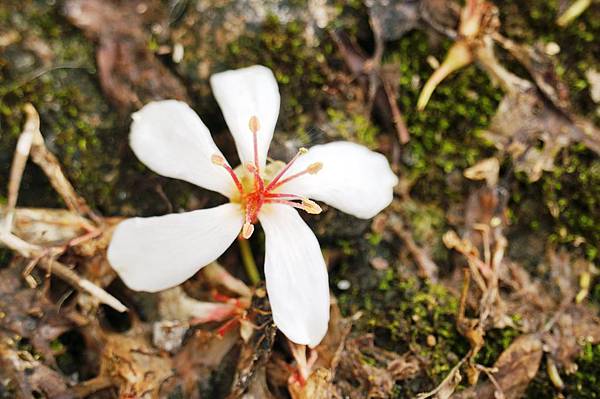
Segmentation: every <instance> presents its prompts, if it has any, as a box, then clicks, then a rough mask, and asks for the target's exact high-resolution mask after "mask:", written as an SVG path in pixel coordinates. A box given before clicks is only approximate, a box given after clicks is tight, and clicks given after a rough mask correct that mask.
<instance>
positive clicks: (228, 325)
mask: <svg viewBox="0 0 600 399" xmlns="http://www.w3.org/2000/svg"><path fill="white" fill-rule="evenodd" d="M237 323H239V320H238V319H237V318H233V319H231V320H229V321H227V322H225V324H223V325H222V326H221V327H219V329H218V330H217V334H218V335H219V336H220V337H224V336H225V334H227V333H228V332H229V331H231V330H232V329H233V328H234V327H235V326H236V324H237Z"/></svg>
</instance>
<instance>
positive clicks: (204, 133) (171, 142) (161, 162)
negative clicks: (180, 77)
mask: <svg viewBox="0 0 600 399" xmlns="http://www.w3.org/2000/svg"><path fill="white" fill-rule="evenodd" d="M132 118H133V123H132V124H131V133H130V135H129V144H130V145H131V148H132V149H133V152H134V153H135V155H137V157H138V158H139V159H140V161H142V162H143V163H144V164H145V165H146V166H147V167H149V168H150V169H152V170H153V171H154V172H156V173H158V174H160V175H163V176H167V177H173V178H176V179H181V180H185V181H187V182H190V183H193V184H195V185H197V186H200V187H204V188H207V189H209V190H213V191H217V192H219V193H221V194H223V195H225V196H227V197H229V196H231V194H232V193H233V192H234V190H235V186H234V184H233V181H232V179H231V177H230V176H229V174H228V173H227V171H225V169H224V168H223V167H221V166H217V165H215V164H213V163H212V162H211V156H212V155H213V154H218V155H222V154H221V151H219V149H218V148H217V146H216V145H215V143H214V141H213V139H212V137H211V136H210V132H209V131H208V129H207V128H206V126H205V125H204V123H202V121H201V120H200V117H198V115H197V114H196V113H195V112H194V111H193V110H192V109H191V108H190V107H189V106H188V105H187V104H186V103H184V102H181V101H176V100H166V101H156V102H151V103H148V104H146V105H145V106H144V107H143V108H142V109H140V110H139V111H138V112H136V113H135V114H133V115H132Z"/></svg>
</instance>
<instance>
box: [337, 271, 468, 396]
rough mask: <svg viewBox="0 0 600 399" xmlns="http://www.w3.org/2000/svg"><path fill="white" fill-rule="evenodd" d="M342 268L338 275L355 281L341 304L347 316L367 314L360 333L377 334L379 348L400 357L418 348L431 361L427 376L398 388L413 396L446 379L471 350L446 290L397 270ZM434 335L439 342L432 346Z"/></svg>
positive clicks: (341, 296) (357, 327) (356, 327)
mask: <svg viewBox="0 0 600 399" xmlns="http://www.w3.org/2000/svg"><path fill="white" fill-rule="evenodd" d="M348 267H349V266H347V265H346V266H342V268H341V270H340V271H339V272H338V273H336V276H339V277H341V276H344V277H345V278H347V279H348V280H349V281H350V282H351V288H350V289H349V290H348V291H343V292H340V293H339V296H338V301H339V304H340V307H341V309H342V312H343V313H344V314H346V315H351V314H354V313H355V312H357V311H361V312H362V313H363V314H362V316H361V318H360V319H359V320H358V321H357V322H356V323H355V325H354V331H355V332H356V333H357V334H361V333H366V332H370V333H374V334H375V341H376V344H377V345H379V346H381V347H384V348H386V349H389V350H393V351H395V352H397V353H403V352H405V351H407V350H409V348H410V349H412V350H413V351H415V352H416V353H417V354H418V355H419V356H421V357H422V358H423V359H424V360H425V362H426V363H427V367H426V368H425V369H426V372H427V376H426V377H423V378H417V379H416V380H413V381H410V382H408V381H407V382H405V383H403V384H401V385H399V386H398V387H397V388H396V391H398V392H399V395H400V396H398V397H404V396H402V395H409V396H412V395H414V394H415V393H417V392H418V391H419V390H424V389H426V388H427V387H431V386H433V384H434V383H436V382H439V381H441V379H443V378H444V377H445V375H446V373H447V372H448V371H449V370H450V369H451V368H452V367H453V365H454V364H455V363H456V362H457V361H458V359H460V357H461V356H463V355H464V354H465V353H466V352H467V350H468V343H467V342H466V340H465V339H464V338H463V337H462V336H461V335H460V334H459V333H458V331H457V330H456V327H455V314H456V311H457V306H458V304H457V300H456V298H455V297H454V296H452V295H451V294H450V293H448V292H447V291H446V289H445V288H443V287H442V286H439V285H435V284H425V283H422V282H421V281H420V280H418V279H416V278H414V277H406V276H404V275H403V274H402V273H400V272H397V271H396V270H395V269H393V268H391V267H390V268H389V269H387V270H384V271H373V270H372V269H370V268H368V269H367V268H364V269H366V270H356V269H354V270H352V273H349V272H348V273H346V271H347V268H348ZM429 335H433V336H434V337H435V338H436V344H435V345H434V346H433V347H430V346H428V345H427V337H428V336H429Z"/></svg>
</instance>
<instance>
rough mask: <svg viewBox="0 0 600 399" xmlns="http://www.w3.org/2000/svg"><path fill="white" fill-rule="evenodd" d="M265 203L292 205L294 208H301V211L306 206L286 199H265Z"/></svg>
mask: <svg viewBox="0 0 600 399" xmlns="http://www.w3.org/2000/svg"><path fill="white" fill-rule="evenodd" d="M265 204H283V205H289V206H293V207H294V208H298V209H302V210H303V211H305V210H306V207H305V206H304V205H302V204H299V203H297V202H292V201H287V200H281V199H266V200H265Z"/></svg>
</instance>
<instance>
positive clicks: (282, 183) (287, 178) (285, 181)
mask: <svg viewBox="0 0 600 399" xmlns="http://www.w3.org/2000/svg"><path fill="white" fill-rule="evenodd" d="M307 173H309V172H308V169H305V170H303V171H302V172H298V173H294V174H293V175H291V176H289V177H286V178H285V179H283V180H282V181H280V182H278V183H277V184H275V185H274V186H273V187H271V188H270V189H271V190H274V189H276V188H277V187H280V186H283V185H284V184H285V183H287V182H289V181H290V180H294V179H296V178H298V177H300V176H303V175H305V174H307ZM269 186H270V184H269ZM269 186H267V189H269Z"/></svg>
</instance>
